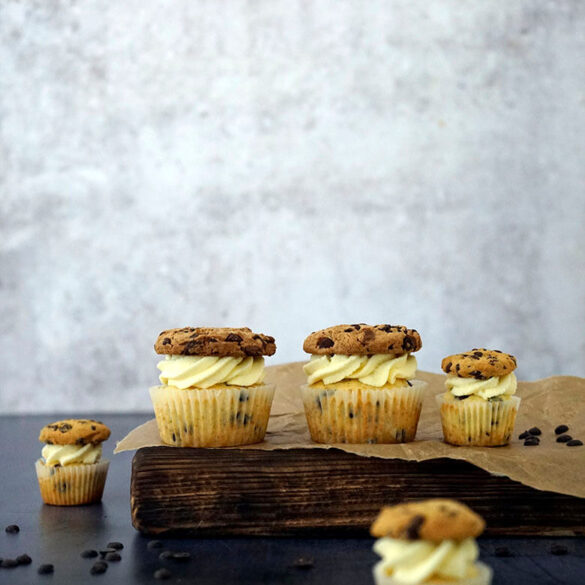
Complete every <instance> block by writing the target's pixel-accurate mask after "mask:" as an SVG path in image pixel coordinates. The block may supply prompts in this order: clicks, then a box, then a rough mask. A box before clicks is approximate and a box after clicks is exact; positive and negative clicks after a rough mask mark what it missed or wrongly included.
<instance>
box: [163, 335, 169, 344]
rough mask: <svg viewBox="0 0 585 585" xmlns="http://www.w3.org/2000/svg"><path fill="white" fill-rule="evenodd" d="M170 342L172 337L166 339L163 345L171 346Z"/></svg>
mask: <svg viewBox="0 0 585 585" xmlns="http://www.w3.org/2000/svg"><path fill="white" fill-rule="evenodd" d="M170 342H171V338H170V337H165V338H164V339H163V340H162V344H163V345H169V343H170Z"/></svg>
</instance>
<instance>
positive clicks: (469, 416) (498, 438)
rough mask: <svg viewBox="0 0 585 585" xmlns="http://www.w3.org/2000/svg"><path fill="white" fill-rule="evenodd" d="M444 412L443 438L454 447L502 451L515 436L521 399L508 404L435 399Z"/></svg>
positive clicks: (440, 396)
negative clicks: (473, 447)
mask: <svg viewBox="0 0 585 585" xmlns="http://www.w3.org/2000/svg"><path fill="white" fill-rule="evenodd" d="M436 400H437V403H438V404H439V406H440V408H441V424H442V427H443V436H444V439H445V441H446V442H447V443H450V444H451V445H473V446H475V447H500V446H503V445H507V444H508V443H509V442H510V439H511V438H512V435H513V433H514V422H515V421H516V414H517V412H518V407H519V406H520V398H518V397H517V396H511V397H510V398H506V399H505V400H495V401H493V402H490V401H489V400H481V401H479V400H473V401H470V400H469V399H466V400H457V401H453V402H451V401H446V400H445V395H444V394H440V395H438V396H437V397H436Z"/></svg>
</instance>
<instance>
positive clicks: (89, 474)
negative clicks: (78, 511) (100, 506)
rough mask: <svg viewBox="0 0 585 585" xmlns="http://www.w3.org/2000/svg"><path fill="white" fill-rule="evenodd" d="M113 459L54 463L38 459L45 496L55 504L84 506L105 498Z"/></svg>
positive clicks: (38, 470) (37, 463) (41, 488)
mask: <svg viewBox="0 0 585 585" xmlns="http://www.w3.org/2000/svg"><path fill="white" fill-rule="evenodd" d="M109 465H110V462H109V461H98V462H97V463H90V464H86V465H84V464H80V465H63V466H59V467H54V466H51V465H45V464H44V463H43V461H42V459H39V460H37V462H36V463H35V468H36V472H37V479H38V480H39V488H40V490H41V497H42V498H43V501H44V502H45V504H51V505H53V506H80V505H82V504H93V503H95V502H99V501H100V500H101V499H102V494H103V492H104V486H105V484H106V477H107V475H108V467H109Z"/></svg>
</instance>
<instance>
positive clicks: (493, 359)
mask: <svg viewBox="0 0 585 585" xmlns="http://www.w3.org/2000/svg"><path fill="white" fill-rule="evenodd" d="M441 368H442V369H443V371H444V372H445V373H446V374H451V375H452V376H457V377H459V378H475V379H476V380H487V379H488V378H493V377H495V376H505V375H507V374H510V373H511V372H513V371H514V370H515V369H516V358H515V357H514V356H513V355H510V354H508V353H503V352H501V351H499V350H497V349H484V348H480V349H477V348H475V349H472V350H471V351H468V352H466V353H456V354H454V355H449V356H447V357H446V358H444V359H443V361H442V362H441Z"/></svg>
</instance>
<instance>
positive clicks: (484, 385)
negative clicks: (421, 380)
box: [445, 372, 518, 400]
mask: <svg viewBox="0 0 585 585" xmlns="http://www.w3.org/2000/svg"><path fill="white" fill-rule="evenodd" d="M517 385H518V381H517V380H516V375H515V374H514V372H511V373H509V374H506V375H505V376H493V377H492V378H488V379H487V380H476V379H475V378H459V377H458V376H447V379H446V380H445V387H446V388H447V390H448V391H449V392H451V394H453V396H471V395H473V396H479V397H480V398H483V399H484V400H488V399H490V398H495V397H496V396H503V397H505V396H512V395H513V394H514V393H515V392H516V387H517Z"/></svg>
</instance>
